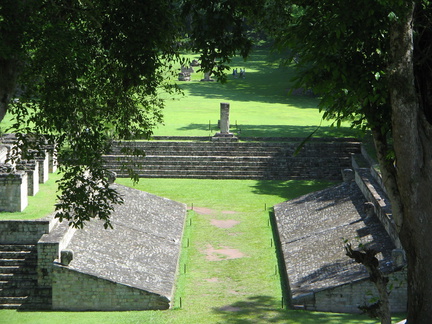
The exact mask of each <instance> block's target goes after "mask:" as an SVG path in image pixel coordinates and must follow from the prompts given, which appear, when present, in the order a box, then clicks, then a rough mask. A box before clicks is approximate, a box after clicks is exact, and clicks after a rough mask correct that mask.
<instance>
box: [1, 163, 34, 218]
mask: <svg viewBox="0 0 432 324" xmlns="http://www.w3.org/2000/svg"><path fill="white" fill-rule="evenodd" d="M27 180H28V177H27V174H26V173H25V172H24V171H17V172H15V173H11V174H7V173H5V174H0V211H6V212H21V211H23V210H24V208H26V207H27V204H28V199H27V192H28V187H27Z"/></svg>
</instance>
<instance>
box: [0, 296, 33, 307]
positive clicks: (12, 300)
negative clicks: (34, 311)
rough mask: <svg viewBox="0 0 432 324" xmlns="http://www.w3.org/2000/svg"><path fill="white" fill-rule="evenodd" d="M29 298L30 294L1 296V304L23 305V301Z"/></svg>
mask: <svg viewBox="0 0 432 324" xmlns="http://www.w3.org/2000/svg"><path fill="white" fill-rule="evenodd" d="M27 299H28V296H20V297H16V296H10V297H6V296H5V297H3V296H0V305H5V304H6V305H21V304H23V302H25V301H26V300H27Z"/></svg>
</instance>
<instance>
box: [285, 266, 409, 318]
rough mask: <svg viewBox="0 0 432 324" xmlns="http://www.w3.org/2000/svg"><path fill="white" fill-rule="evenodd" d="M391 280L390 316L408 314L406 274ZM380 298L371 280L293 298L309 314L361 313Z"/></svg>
mask: <svg viewBox="0 0 432 324" xmlns="http://www.w3.org/2000/svg"><path fill="white" fill-rule="evenodd" d="M389 279H390V283H391V284H393V285H394V288H393V290H392V291H391V293H390V296H389V302H390V309H391V312H392V313H402V312H406V306H407V305H406V291H407V282H406V272H405V271H399V272H395V273H393V274H391V275H390V276H389ZM378 296H379V295H378V292H377V290H376V287H375V285H374V284H373V283H372V282H371V281H370V280H369V279H364V280H360V281H355V282H351V283H348V284H345V285H342V286H336V287H333V288H328V289H325V290H321V291H317V292H312V293H310V294H306V295H302V296H298V297H297V298H293V300H292V302H293V305H294V307H296V306H297V307H298V306H300V308H302V309H305V310H310V311H321V312H334V313H360V312H361V311H360V309H359V306H365V305H370V304H373V303H374V300H376V299H378V298H379V297H378Z"/></svg>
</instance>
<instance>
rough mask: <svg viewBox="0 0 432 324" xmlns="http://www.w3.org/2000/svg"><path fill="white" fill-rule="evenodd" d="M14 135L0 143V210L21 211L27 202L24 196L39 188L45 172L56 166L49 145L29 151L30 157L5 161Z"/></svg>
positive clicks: (53, 152)
mask: <svg viewBox="0 0 432 324" xmlns="http://www.w3.org/2000/svg"><path fill="white" fill-rule="evenodd" d="M14 145H15V144H14V138H11V139H9V140H7V139H6V140H5V139H2V143H0V211H1V212H21V211H23V210H24V209H25V208H26V207H27V204H28V199H27V197H28V196H34V195H36V194H37V192H38V191H39V184H41V183H45V182H46V181H48V177H49V175H48V174H49V173H52V172H55V171H56V168H57V163H56V154H55V149H54V147H53V146H47V147H45V149H44V150H40V151H38V152H32V155H33V156H32V158H30V159H21V160H20V161H18V162H15V163H9V162H8V158H9V155H10V154H11V152H12V150H13V149H14Z"/></svg>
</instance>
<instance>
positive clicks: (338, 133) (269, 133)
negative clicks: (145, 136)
mask: <svg viewBox="0 0 432 324" xmlns="http://www.w3.org/2000/svg"><path fill="white" fill-rule="evenodd" d="M316 129H317V126H295V125H242V124H240V123H238V122H237V123H236V121H234V123H232V124H231V127H230V131H231V132H233V133H235V134H236V135H237V136H239V138H240V140H241V137H300V138H306V137H307V136H309V135H310V134H311V133H313V132H314V131H315V130H316ZM177 130H178V131H185V132H187V131H193V130H202V131H210V132H218V131H219V129H218V127H217V125H216V124H214V123H212V124H210V125H209V124H195V123H191V124H189V125H187V126H183V127H179V128H177ZM358 135H360V134H359V133H358V132H357V131H355V130H353V129H351V128H349V127H339V128H338V127H329V126H326V127H320V128H319V129H318V131H317V132H316V133H315V134H314V138H315V137H316V138H319V137H323V138H325V137H357V136H358Z"/></svg>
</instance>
